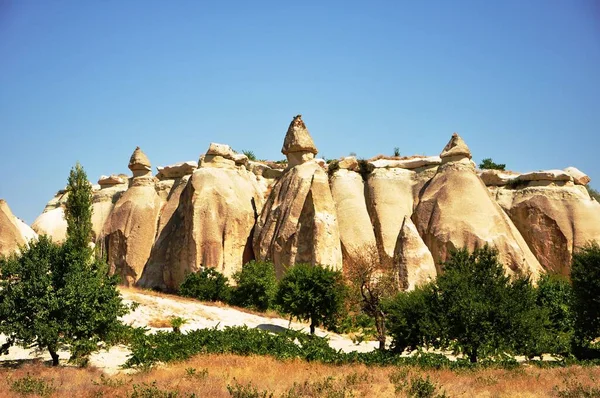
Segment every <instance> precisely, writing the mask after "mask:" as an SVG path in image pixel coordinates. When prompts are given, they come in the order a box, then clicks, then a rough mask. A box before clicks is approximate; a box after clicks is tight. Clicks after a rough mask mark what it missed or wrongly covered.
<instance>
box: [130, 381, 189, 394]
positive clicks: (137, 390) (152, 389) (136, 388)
mask: <svg viewBox="0 0 600 398" xmlns="http://www.w3.org/2000/svg"><path fill="white" fill-rule="evenodd" d="M192 396H193V395H192ZM177 397H179V392H177V391H168V390H161V389H160V388H158V386H157V385H156V381H153V382H152V383H151V384H148V383H142V385H138V384H134V385H133V391H132V392H131V394H127V398H177Z"/></svg>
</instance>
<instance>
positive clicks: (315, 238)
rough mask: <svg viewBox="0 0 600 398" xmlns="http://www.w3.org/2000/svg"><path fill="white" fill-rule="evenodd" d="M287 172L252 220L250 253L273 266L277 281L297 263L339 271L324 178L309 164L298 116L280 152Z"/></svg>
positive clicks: (309, 147)
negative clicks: (286, 162) (256, 218)
mask: <svg viewBox="0 0 600 398" xmlns="http://www.w3.org/2000/svg"><path fill="white" fill-rule="evenodd" d="M281 152H282V153H283V154H285V155H286V157H287V159H288V169H286V171H285V173H284V174H283V176H281V177H280V179H279V180H278V181H277V182H276V183H275V185H274V186H273V188H272V190H271V193H270V194H269V198H268V199H267V202H266V204H265V206H264V208H263V211H262V214H261V216H260V218H259V219H258V221H257V224H256V227H255V228H256V229H255V232H254V240H253V246H254V253H255V255H256V257H257V258H259V259H261V260H271V261H273V262H274V264H275V270H276V273H277V275H278V277H281V276H282V275H283V274H284V272H285V268H286V267H287V266H289V265H293V264H296V263H301V262H305V263H310V264H313V265H316V264H320V265H327V266H331V267H333V268H337V269H339V268H341V266H342V253H341V245H340V235H339V230H338V223H337V216H336V210H335V204H334V202H333V197H332V195H331V190H330V188H329V182H328V176H327V173H326V172H325V171H324V170H323V168H322V167H321V166H320V165H319V164H318V163H317V162H316V161H315V160H314V155H315V154H316V153H317V148H316V147H315V146H314V143H313V141H312V138H311V137H310V134H309V133H308V130H307V129H306V126H305V125H304V122H303V121H302V119H301V117H300V115H298V116H296V117H295V118H294V120H293V121H292V123H291V124H290V127H289V129H288V132H287V134H286V137H285V140H284V144H283V148H282V150H281Z"/></svg>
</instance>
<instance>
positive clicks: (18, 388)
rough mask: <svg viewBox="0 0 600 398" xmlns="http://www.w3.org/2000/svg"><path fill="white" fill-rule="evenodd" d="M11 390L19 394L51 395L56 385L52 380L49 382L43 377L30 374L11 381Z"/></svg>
mask: <svg viewBox="0 0 600 398" xmlns="http://www.w3.org/2000/svg"><path fill="white" fill-rule="evenodd" d="M10 390H11V391H12V392H15V393H17V394H19V395H37V396H40V397H49V396H50V395H52V393H53V392H54V391H56V387H55V386H54V383H53V382H52V381H50V382H48V381H46V380H44V379H42V378H37V377H33V376H31V375H29V373H27V376H25V377H22V378H20V379H17V380H14V381H13V382H12V383H11V386H10Z"/></svg>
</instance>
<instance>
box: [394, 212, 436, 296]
mask: <svg viewBox="0 0 600 398" xmlns="http://www.w3.org/2000/svg"><path fill="white" fill-rule="evenodd" d="M394 266H395V267H397V269H398V273H399V275H400V281H401V285H402V288H404V289H406V290H413V289H414V288H415V287H417V286H420V285H423V284H425V283H428V282H430V281H432V280H435V278H436V276H437V270H436V267H435V262H434V260H433V256H432V255H431V252H430V251H429V249H428V248H427V245H425V242H423V239H421V236H419V232H418V231H417V227H415V225H414V224H413V222H412V220H411V219H410V217H408V216H406V217H404V220H403V221H402V227H401V228H400V233H399V234H398V240H397V241H396V247H395V249H394Z"/></svg>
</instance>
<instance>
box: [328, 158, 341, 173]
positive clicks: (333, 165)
mask: <svg viewBox="0 0 600 398" xmlns="http://www.w3.org/2000/svg"><path fill="white" fill-rule="evenodd" d="M339 169H340V161H339V160H336V159H334V160H332V161H330V162H329V164H328V165H327V174H328V175H329V177H333V175H334V174H335V172H336V171H338V170H339Z"/></svg>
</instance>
